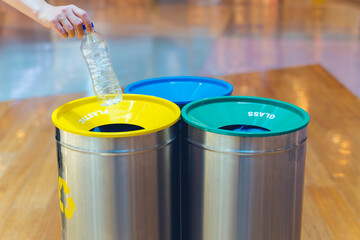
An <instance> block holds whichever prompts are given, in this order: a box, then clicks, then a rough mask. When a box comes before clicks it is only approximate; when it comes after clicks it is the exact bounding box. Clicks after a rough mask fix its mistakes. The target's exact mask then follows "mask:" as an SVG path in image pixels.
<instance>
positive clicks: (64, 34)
mask: <svg viewBox="0 0 360 240" xmlns="http://www.w3.org/2000/svg"><path fill="white" fill-rule="evenodd" d="M52 25H53V28H54V29H55V30H56V31H57V32H58V33H59V34H60V35H61V37H63V38H67V37H68V33H67V32H66V31H65V29H64V28H63V26H62V25H61V24H60V22H58V21H56V22H54V23H52Z"/></svg>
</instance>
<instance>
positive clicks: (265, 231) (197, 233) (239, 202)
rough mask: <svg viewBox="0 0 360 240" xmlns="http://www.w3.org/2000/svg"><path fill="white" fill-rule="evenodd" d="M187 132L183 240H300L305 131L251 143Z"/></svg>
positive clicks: (183, 185)
mask: <svg viewBox="0 0 360 240" xmlns="http://www.w3.org/2000/svg"><path fill="white" fill-rule="evenodd" d="M186 127H187V130H186V131H185V132H186V134H187V136H186V138H187V144H186V146H185V147H186V148H187V151H188V155H187V159H184V161H183V163H182V182H181V184H182V193H181V194H182V234H183V235H182V239H183V240H243V239H251V240H264V239H266V240H300V229H301V212H302V195H303V182H304V166H305V149H306V139H307V129H306V128H304V129H302V130H300V131H298V132H295V133H290V134H287V135H282V136H274V137H252V138H251V137H233V136H227V135H220V134H215V133H210V132H204V131H202V130H199V129H196V128H194V127H192V126H189V125H187V126H186Z"/></svg>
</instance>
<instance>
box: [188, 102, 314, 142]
mask: <svg viewBox="0 0 360 240" xmlns="http://www.w3.org/2000/svg"><path fill="white" fill-rule="evenodd" d="M181 115H182V118H183V120H184V121H185V122H186V123H188V124H189V125H191V126H193V127H195V128H198V129H201V130H204V131H208V132H213V133H218V134H224V135H231V136H243V137H265V136H277V135H284V134H288V133H291V132H296V131H298V130H300V129H302V128H305V127H306V126H307V125H308V124H309V121H310V116H309V114H308V113H307V112H306V111H305V110H303V109H301V108H299V107H297V106H295V105H293V104H290V103H286V102H282V101H278V100H273V99H268V98H259V97H241V96H226V97H213V98H207V99H203V100H198V101H195V102H192V103H189V104H187V105H186V106H185V107H184V108H183V109H182V114H181Z"/></svg>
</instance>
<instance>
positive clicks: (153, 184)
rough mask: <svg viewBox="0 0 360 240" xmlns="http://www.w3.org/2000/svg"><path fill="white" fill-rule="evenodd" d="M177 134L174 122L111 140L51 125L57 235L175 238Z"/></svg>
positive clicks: (103, 239) (141, 239) (177, 225)
mask: <svg viewBox="0 0 360 240" xmlns="http://www.w3.org/2000/svg"><path fill="white" fill-rule="evenodd" d="M177 134H178V125H177V124H176V125H174V126H172V127H170V128H168V129H165V130H162V131H160V132H156V133H152V134H147V135H142V136H136V137H128V138H112V139H111V138H93V137H84V136H79V135H74V134H71V133H67V132H64V131H62V130H59V129H56V140H57V141H58V144H57V149H58V165H59V176H60V178H59V189H60V190H59V191H60V192H59V193H60V196H61V197H60V201H61V203H62V204H64V207H63V209H62V211H63V212H62V214H61V215H62V230H63V239H89V240H90V239H99V240H106V239H121V240H123V239H124V240H128V239H129V240H130V239H134V240H135V239H136V240H145V239H146V240H147V239H154V240H157V239H158V240H160V239H174V240H176V239H179V238H180V237H179V236H180V233H179V231H180V223H179V221H180V215H179V214H180V204H179V200H180V197H179V159H178V138H177ZM65 185H66V186H65ZM60 205H61V204H60Z"/></svg>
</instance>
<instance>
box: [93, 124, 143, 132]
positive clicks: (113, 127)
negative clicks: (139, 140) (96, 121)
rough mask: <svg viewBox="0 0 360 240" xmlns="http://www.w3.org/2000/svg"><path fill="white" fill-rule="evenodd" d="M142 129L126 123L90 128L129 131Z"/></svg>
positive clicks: (104, 130)
mask: <svg viewBox="0 0 360 240" xmlns="http://www.w3.org/2000/svg"><path fill="white" fill-rule="evenodd" d="M141 129H144V128H143V127H140V126H138V125H134V124H127V123H112V124H104V125H100V126H97V127H94V128H92V129H90V130H89V131H91V132H130V131H136V130H141Z"/></svg>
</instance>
